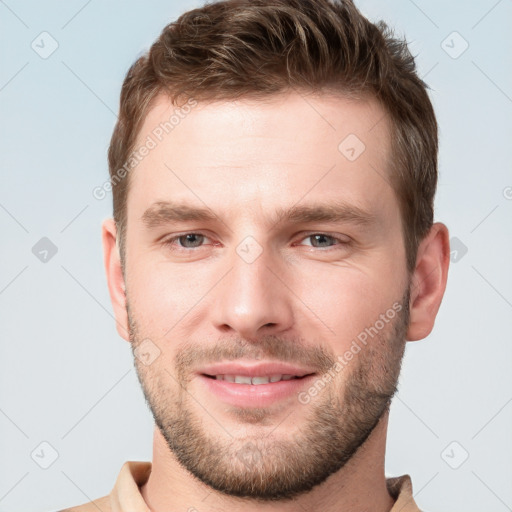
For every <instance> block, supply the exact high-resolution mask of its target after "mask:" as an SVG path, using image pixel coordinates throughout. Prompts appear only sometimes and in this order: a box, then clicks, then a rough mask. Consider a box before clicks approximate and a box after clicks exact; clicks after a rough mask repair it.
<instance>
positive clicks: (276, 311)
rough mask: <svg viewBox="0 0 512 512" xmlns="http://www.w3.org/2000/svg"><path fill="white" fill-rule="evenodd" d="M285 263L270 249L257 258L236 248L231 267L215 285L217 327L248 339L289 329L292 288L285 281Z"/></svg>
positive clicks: (214, 314)
mask: <svg viewBox="0 0 512 512" xmlns="http://www.w3.org/2000/svg"><path fill="white" fill-rule="evenodd" d="M284 264H285V263H284V262H280V261H278V259H277V257H274V256H273V255H272V254H271V253H270V250H263V251H262V253H261V254H260V255H259V256H258V257H257V258H256V259H255V260H254V261H251V260H250V259H247V258H245V257H244V254H243V253H238V252H236V250H234V251H233V254H232V257H231V259H230V270H229V272H228V273H227V274H226V275H225V277H224V278H223V279H222V280H221V282H220V283H219V285H218V286H217V287H216V288H217V293H216V294H215V300H214V304H213V313H212V314H213V322H214V324H215V327H216V328H217V329H218V330H219V331H221V332H223V333H231V334H238V335H239V336H241V337H242V338H243V339H245V340H257V338H258V336H262V335H264V334H267V335H268V334H274V335H276V334H278V333H281V332H284V331H286V330H288V329H289V328H290V327H291V326H292V325H293V310H292V303H293V300H292V299H293V292H292V291H291V290H290V288H289V286H290V285H289V284H288V286H286V284H285V283H286V278H285V272H283V270H284V268H283V265H284ZM278 275H279V276H280V277H277V276H278Z"/></svg>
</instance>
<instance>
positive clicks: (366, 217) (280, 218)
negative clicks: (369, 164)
mask: <svg viewBox="0 0 512 512" xmlns="http://www.w3.org/2000/svg"><path fill="white" fill-rule="evenodd" d="M141 220H142V222H143V224H144V226H146V228H148V229H152V228H156V227H159V226H162V225H166V224H170V223H173V222H188V221H199V222H213V221H215V220H219V217H218V216H217V215H215V214H214V213H213V211H212V210H210V209H209V208H203V207H196V206H190V205H187V204H182V203H174V202H171V201H157V202H155V203H153V204H152V205H151V206H150V207H149V208H148V209H147V210H146V211H145V212H144V214H143V215H142V217H141ZM377 220H378V219H377V217H376V215H375V214H374V213H371V212H368V211H366V210H364V209H362V208H360V207H358V206H356V205H351V204H347V203H343V202H336V203H320V204H312V205H294V206H292V207H290V208H282V207H280V208H278V209H277V210H276V211H275V214H274V217H273V219H271V221H270V224H271V226H273V227H275V225H276V224H280V223H289V224H308V223H313V222H326V223H339V222H348V223H351V224H355V225H358V226H362V227H365V228H369V227H371V226H373V225H375V224H376V223H377Z"/></svg>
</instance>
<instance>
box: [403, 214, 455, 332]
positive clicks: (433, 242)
mask: <svg viewBox="0 0 512 512" xmlns="http://www.w3.org/2000/svg"><path fill="white" fill-rule="evenodd" d="M449 264H450V239H449V234H448V228H447V227H446V226H445V225H444V224H442V223H440V222H436V223H435V224H434V225H433V226H432V227H431V229H430V231H429V233H428V234H427V236H426V237H425V238H424V239H423V240H422V241H421V243H420V245H419V247H418V254H417V257H416V268H415V270H414V273H413V275H412V280H411V298H410V321H409V328H408V330H407V336H406V338H407V340H408V341H416V340H421V339H423V338H426V337H427V336H428V335H429V334H430V333H431V331H432V329H433V327H434V322H435V319H436V316H437V312H438V311H439V307H440V305H441V301H442V299H443V295H444V292H445V289H446V281H447V278H448V267H449Z"/></svg>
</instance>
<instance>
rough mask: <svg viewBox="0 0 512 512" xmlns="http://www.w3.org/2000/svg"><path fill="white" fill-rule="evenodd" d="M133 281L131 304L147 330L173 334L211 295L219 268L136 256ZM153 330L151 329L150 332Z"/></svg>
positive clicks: (131, 281)
mask: <svg viewBox="0 0 512 512" xmlns="http://www.w3.org/2000/svg"><path fill="white" fill-rule="evenodd" d="M132 263H133V269H135V271H132V272H131V274H130V275H131V279H130V282H129V294H130V304H131V305H132V308H133V311H134V314H135V315H136V318H137V320H138V321H139V323H140V324H141V325H143V326H144V328H145V330H146V331H151V333H152V334H153V336H155V337H163V336H165V335H168V336H172V333H170V330H171V329H172V332H174V333H177V332H178V331H179V328H180V326H182V325H184V324H186V323H187V321H189V320H190V318H191V317H192V316H194V312H195V311H196V310H200V309H201V304H202V303H204V302H205V301H204V299H205V298H207V296H208V292H209V290H211V289H212V287H213V285H214V284H215V282H216V280H218V277H217V278H216V276H217V274H218V273H217V272H216V270H215V268H214V267H213V266H212V267H210V268H209V269H207V268H206V267H205V266H203V267H202V268H200V267H199V266H196V265H193V264H187V263H183V264H179V265H177V264H175V265H172V264H170V263H169V262H167V261H166V262H155V261H150V258H148V259H147V260H144V259H143V258H140V259H138V260H135V259H134V260H133V261H132ZM148 334H149V333H148Z"/></svg>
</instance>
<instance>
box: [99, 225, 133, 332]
mask: <svg viewBox="0 0 512 512" xmlns="http://www.w3.org/2000/svg"><path fill="white" fill-rule="evenodd" d="M101 238H102V243H103V262H104V265H105V272H106V275H107V284H108V290H109V293H110V300H111V302H112V307H113V309H114V315H115V319H116V328H117V332H118V333H119V335H120V336H121V337H122V338H124V339H125V340H126V341H129V340H130V337H129V330H128V315H127V312H126V293H125V292H126V286H125V282H124V277H123V273H122V268H121V259H120V256H119V246H118V241H117V229H116V224H115V221H114V219H112V218H108V219H105V220H104V221H103V223H102V226H101Z"/></svg>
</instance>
